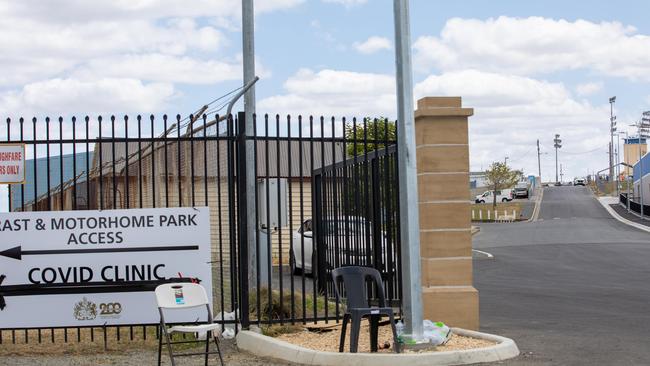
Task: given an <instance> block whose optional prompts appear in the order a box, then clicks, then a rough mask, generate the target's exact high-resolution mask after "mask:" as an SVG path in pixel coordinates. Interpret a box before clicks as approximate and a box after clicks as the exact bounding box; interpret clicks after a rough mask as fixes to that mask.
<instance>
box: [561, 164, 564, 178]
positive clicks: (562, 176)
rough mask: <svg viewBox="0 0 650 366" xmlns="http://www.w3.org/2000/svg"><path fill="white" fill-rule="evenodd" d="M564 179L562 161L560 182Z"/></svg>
mask: <svg viewBox="0 0 650 366" xmlns="http://www.w3.org/2000/svg"><path fill="white" fill-rule="evenodd" d="M563 181H564V173H563V172H562V163H560V182H563Z"/></svg>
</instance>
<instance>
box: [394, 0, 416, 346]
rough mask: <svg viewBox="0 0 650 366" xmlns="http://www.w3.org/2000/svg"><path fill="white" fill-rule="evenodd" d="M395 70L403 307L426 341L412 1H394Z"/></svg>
mask: <svg viewBox="0 0 650 366" xmlns="http://www.w3.org/2000/svg"><path fill="white" fill-rule="evenodd" d="M393 14H394V17H395V68H396V77H397V119H398V123H397V150H398V159H399V160H398V162H399V209H400V227H401V236H400V239H401V243H402V248H401V253H402V292H403V295H402V307H403V309H404V320H405V324H404V325H405V329H404V331H405V333H406V334H411V335H412V337H413V338H415V339H422V336H423V332H422V330H423V329H422V279H421V269H420V217H419V210H418V209H419V208H418V181H417V166H416V163H417V161H416V159H415V154H416V149H415V117H414V113H413V107H414V104H413V79H412V78H413V75H412V67H411V31H410V24H409V1H408V0H393Z"/></svg>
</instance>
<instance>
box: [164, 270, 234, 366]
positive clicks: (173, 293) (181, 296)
mask: <svg viewBox="0 0 650 366" xmlns="http://www.w3.org/2000/svg"><path fill="white" fill-rule="evenodd" d="M156 301H157V303H158V312H159V313H160V329H161V334H160V337H158V365H159V366H160V362H161V356H162V338H163V334H164V336H165V339H166V342H167V349H168V350H169V358H170V359H171V362H172V365H173V366H175V365H176V362H175V361H174V357H185V356H198V355H205V365H206V366H207V365H208V355H210V354H215V353H217V354H219V361H221V365H222V366H223V358H222V357H221V350H220V349H219V339H218V337H219V336H220V335H221V325H220V324H218V323H213V322H212V320H213V319H212V310H211V309H210V303H209V302H208V295H207V294H206V292H205V289H204V288H203V286H201V285H199V284H196V283H189V282H183V283H166V284H164V285H160V286H158V287H156ZM199 306H205V308H206V310H207V312H208V317H207V322H205V323H201V324H192V325H175V326H172V327H169V328H168V327H167V324H166V323H165V316H164V314H163V310H187V309H191V308H196V307H199ZM177 332H178V333H207V336H206V338H205V352H195V353H179V354H174V352H173V350H172V344H179V343H199V342H203V341H202V340H195V341H178V342H172V341H171V334H172V333H177ZM210 337H212V338H213V339H214V344H215V345H216V346H217V350H216V351H212V352H210Z"/></svg>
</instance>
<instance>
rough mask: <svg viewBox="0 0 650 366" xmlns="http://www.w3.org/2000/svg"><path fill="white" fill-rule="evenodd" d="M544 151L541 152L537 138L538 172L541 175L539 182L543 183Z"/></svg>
mask: <svg viewBox="0 0 650 366" xmlns="http://www.w3.org/2000/svg"><path fill="white" fill-rule="evenodd" d="M541 156H542V153H541V152H539V139H537V174H538V175H539V182H540V183H542V158H541Z"/></svg>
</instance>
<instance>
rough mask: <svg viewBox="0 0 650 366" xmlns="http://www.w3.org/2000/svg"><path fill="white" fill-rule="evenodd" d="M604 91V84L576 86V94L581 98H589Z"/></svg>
mask: <svg viewBox="0 0 650 366" xmlns="http://www.w3.org/2000/svg"><path fill="white" fill-rule="evenodd" d="M601 90H603V83H602V82H597V83H584V84H579V85H578V86H576V93H578V95H580V96H589V95H592V94H596V93H598V92H599V91H601Z"/></svg>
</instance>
